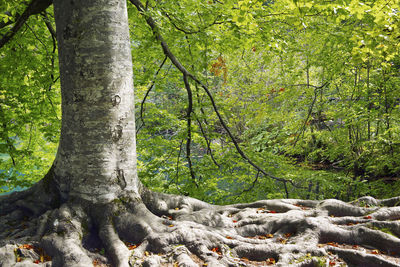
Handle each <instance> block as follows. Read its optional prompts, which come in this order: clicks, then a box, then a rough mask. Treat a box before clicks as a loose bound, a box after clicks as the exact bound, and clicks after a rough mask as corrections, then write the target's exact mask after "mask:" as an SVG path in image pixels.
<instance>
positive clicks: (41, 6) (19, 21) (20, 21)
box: [0, 0, 53, 49]
mask: <svg viewBox="0 0 400 267" xmlns="http://www.w3.org/2000/svg"><path fill="white" fill-rule="evenodd" d="M52 2H53V1H52V0H32V2H31V3H30V4H29V5H28V7H27V8H26V9H25V11H24V12H23V13H22V15H21V16H18V17H17V18H16V21H15V24H14V26H13V27H12V28H11V29H10V30H9V31H8V32H6V34H5V35H3V37H2V38H1V39H0V49H1V48H2V47H3V46H4V45H5V44H6V43H8V42H9V41H10V40H11V39H12V38H13V37H14V35H15V34H16V33H17V32H18V31H19V30H20V29H21V27H22V26H23V25H24V24H25V22H26V21H27V20H28V18H29V17H30V16H31V15H35V14H39V13H40V12H42V11H44V10H46V8H48V7H49V6H50V5H51V4H52Z"/></svg>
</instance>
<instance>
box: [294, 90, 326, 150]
mask: <svg viewBox="0 0 400 267" xmlns="http://www.w3.org/2000/svg"><path fill="white" fill-rule="evenodd" d="M327 84H328V82H326V83H324V84H323V85H321V86H318V87H317V86H312V85H309V86H311V87H314V88H315V89H314V98H313V101H312V102H311V105H310V107H309V108H308V113H307V117H306V119H305V120H304V123H303V125H302V127H301V130H300V133H299V134H298V135H297V136H296V140H295V141H294V143H293V147H295V146H296V144H297V142H298V141H299V138H300V135H302V134H303V133H304V131H305V129H306V125H307V121H308V119H309V118H310V116H311V113H312V110H313V108H314V105H315V102H316V100H317V96H318V95H317V93H318V90H320V89H322V88H323V87H325V86H326V85H327Z"/></svg>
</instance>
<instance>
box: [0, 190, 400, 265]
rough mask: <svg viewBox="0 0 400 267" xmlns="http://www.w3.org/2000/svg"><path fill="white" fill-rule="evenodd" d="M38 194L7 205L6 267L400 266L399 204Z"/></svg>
mask: <svg viewBox="0 0 400 267" xmlns="http://www.w3.org/2000/svg"><path fill="white" fill-rule="evenodd" d="M38 188H42V189H40V190H43V186H36V189H35V188H33V189H32V190H31V191H28V192H25V193H19V194H16V195H11V196H8V197H6V198H3V199H1V200H0V201H1V215H2V216H1V217H0V227H1V232H0V233H1V234H0V240H1V241H0V247H1V248H0V266H75V267H76V266H82V267H83V266H93V265H94V266H118V267H128V266H267V265H271V266H273V265H275V266H400V239H399V237H400V206H399V201H400V198H393V199H387V200H376V199H373V198H370V197H366V198H361V199H359V200H357V201H354V202H352V203H344V202H341V201H338V200H332V199H331V200H324V201H311V200H298V199H282V200H263V201H257V202H254V203H249V204H236V205H228V206H214V205H210V204H207V203H204V202H201V201H199V200H196V199H192V198H189V197H182V196H171V195H166V194H162V193H155V192H152V191H149V190H147V189H143V190H142V195H141V196H135V197H132V196H129V195H126V196H121V197H120V198H119V199H115V200H114V201H113V202H111V203H107V204H102V205H100V204H93V203H88V202H85V201H82V200H80V199H79V200H77V199H76V200H69V201H67V202H65V203H63V204H60V205H59V206H58V207H54V206H50V204H49V203H50V202H49V201H48V199H45V200H44V199H40V200H38V201H33V200H32V197H33V195H36V194H37V193H38V192H39V191H40V190H39V189H38ZM35 190H36V191H35ZM42 193H43V192H42ZM53 197H54V196H53ZM46 205H47V209H44V207H45V206H46Z"/></svg>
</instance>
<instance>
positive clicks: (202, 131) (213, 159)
mask: <svg viewBox="0 0 400 267" xmlns="http://www.w3.org/2000/svg"><path fill="white" fill-rule="evenodd" d="M196 121H197V124H198V125H199V127H200V131H201V134H202V135H203V138H204V140H205V141H206V144H207V152H210V156H211V159H212V161H213V162H214V164H215V165H216V166H217V167H218V168H221V165H219V164H218V162H217V161H216V160H215V158H214V154H213V152H212V149H211V142H210V140H208V138H207V135H206V132H205V131H204V128H203V125H202V124H201V121H200V120H199V118H196Z"/></svg>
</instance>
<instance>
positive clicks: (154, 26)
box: [130, 0, 305, 198]
mask: <svg viewBox="0 0 400 267" xmlns="http://www.w3.org/2000/svg"><path fill="white" fill-rule="evenodd" d="M130 2H131V3H132V4H133V5H134V6H135V7H136V8H137V10H138V11H139V12H140V13H141V14H142V15H143V16H144V18H145V20H146V22H147V24H148V25H149V26H150V28H151V29H152V31H153V34H154V35H155V37H156V39H157V40H158V41H159V42H160V44H161V47H162V49H163V52H164V54H165V55H166V56H167V57H168V58H169V59H170V60H171V62H172V63H173V64H174V65H175V67H176V68H177V69H178V70H179V71H180V72H182V74H183V75H184V76H187V77H190V78H191V79H192V80H193V81H194V82H196V83H197V84H199V85H200V86H201V87H202V88H203V90H204V91H205V92H206V94H207V95H208V97H209V99H210V101H211V104H212V106H213V109H214V112H215V113H216V115H217V117H218V119H219V121H220V122H221V124H222V126H223V128H224V129H225V131H226V132H227V134H228V136H229V138H230V139H231V141H232V143H233V144H234V146H235V148H236V151H237V152H238V153H239V155H240V156H241V157H242V158H243V159H244V160H246V161H247V162H248V163H249V164H250V165H251V166H253V167H254V168H255V169H256V170H258V171H260V172H261V173H262V174H264V175H265V176H267V177H270V178H272V179H274V180H276V181H279V182H282V183H283V184H284V187H285V193H286V197H287V198H288V197H289V192H288V190H287V183H290V184H291V185H292V186H294V187H297V188H303V187H299V186H297V185H295V184H294V182H293V181H292V180H287V179H284V178H279V177H276V176H274V175H272V174H270V173H268V172H266V171H265V170H263V169H262V168H261V167H259V166H258V165H257V164H255V163H254V162H253V161H252V160H251V159H250V158H249V157H247V155H246V154H245V153H244V152H243V151H242V149H241V148H240V147H239V144H238V142H237V141H236V139H235V137H234V136H233V134H232V133H231V131H230V130H229V128H228V126H227V125H226V123H225V121H224V120H223V118H222V116H221V114H220V113H219V110H218V108H217V106H216V104H215V100H214V98H213V96H212V94H211V92H210V91H209V90H208V87H207V86H206V85H204V84H203V83H202V82H201V81H200V80H199V79H197V78H196V77H195V76H194V75H193V74H191V73H190V72H189V71H188V70H187V69H186V68H185V67H184V66H183V65H182V63H181V62H180V61H179V60H178V59H177V58H176V57H175V55H174V54H173V53H172V52H171V50H170V49H169V47H168V45H167V43H166V42H165V41H164V38H163V37H162V35H161V33H160V31H159V29H158V26H157V24H156V22H155V21H154V19H153V18H152V17H150V16H149V15H148V14H147V13H145V9H144V7H143V4H142V3H141V2H140V1H139V0H130ZM304 188H305V187H304Z"/></svg>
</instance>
